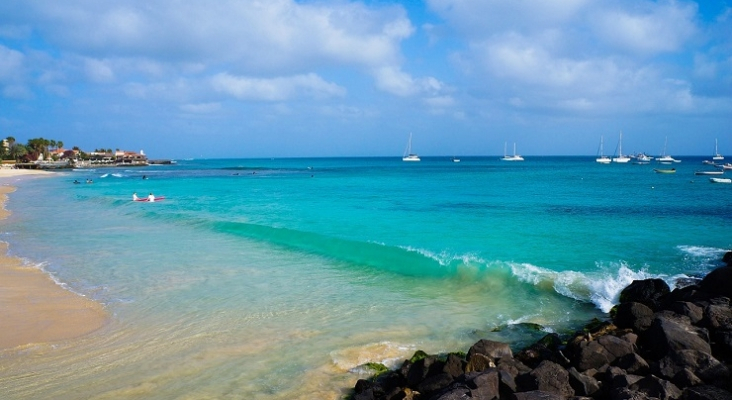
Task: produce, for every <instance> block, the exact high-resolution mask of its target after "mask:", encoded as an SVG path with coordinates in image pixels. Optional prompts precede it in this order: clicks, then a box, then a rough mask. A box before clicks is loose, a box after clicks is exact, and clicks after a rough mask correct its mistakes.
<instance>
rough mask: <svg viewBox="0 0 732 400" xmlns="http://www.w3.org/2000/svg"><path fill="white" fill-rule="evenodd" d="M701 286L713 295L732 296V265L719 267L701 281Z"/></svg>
mask: <svg viewBox="0 0 732 400" xmlns="http://www.w3.org/2000/svg"><path fill="white" fill-rule="evenodd" d="M699 288H700V289H701V290H703V291H705V292H707V293H710V294H713V295H721V296H727V297H732V266H729V265H727V266H725V267H719V268H717V269H715V270H714V271H712V272H710V273H708V274H707V276H705V277H704V279H702V281H701V282H699Z"/></svg>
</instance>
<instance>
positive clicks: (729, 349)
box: [712, 330, 732, 362]
mask: <svg viewBox="0 0 732 400" xmlns="http://www.w3.org/2000/svg"><path fill="white" fill-rule="evenodd" d="M712 351H713V354H714V355H715V356H718V357H719V359H724V360H727V361H729V362H732V331H723V330H719V331H716V332H714V333H713V334H712Z"/></svg>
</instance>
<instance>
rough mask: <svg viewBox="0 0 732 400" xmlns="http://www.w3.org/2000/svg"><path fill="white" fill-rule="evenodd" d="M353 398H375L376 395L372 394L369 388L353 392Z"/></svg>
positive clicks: (370, 399)
mask: <svg viewBox="0 0 732 400" xmlns="http://www.w3.org/2000/svg"><path fill="white" fill-rule="evenodd" d="M353 400H376V396H374V391H373V390H372V389H371V388H369V389H366V390H364V391H363V392H361V393H356V394H354V395H353Z"/></svg>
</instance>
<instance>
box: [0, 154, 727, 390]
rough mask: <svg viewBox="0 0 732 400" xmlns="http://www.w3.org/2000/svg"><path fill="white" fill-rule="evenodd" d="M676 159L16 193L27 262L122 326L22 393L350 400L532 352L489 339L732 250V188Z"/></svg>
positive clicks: (18, 250)
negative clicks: (436, 359) (442, 365)
mask: <svg viewBox="0 0 732 400" xmlns="http://www.w3.org/2000/svg"><path fill="white" fill-rule="evenodd" d="M682 160H683V161H682V162H681V163H680V164H675V165H674V166H673V167H675V168H676V169H677V172H676V173H675V174H657V173H654V172H653V169H654V168H659V166H658V165H655V164H650V165H633V164H628V165H617V164H611V165H600V164H597V163H595V162H594V157H593V158H588V157H527V159H526V161H525V162H519V163H511V162H502V161H499V160H498V159H497V158H493V157H491V158H463V159H462V162H460V163H453V162H452V161H451V160H450V158H429V157H428V158H423V160H422V162H420V163H404V162H402V161H401V159H399V158H359V159H337V158H336V159H259V160H251V159H247V160H244V159H241V160H236V159H231V160H180V161H178V162H177V164H175V165H169V166H150V167H144V168H127V169H124V168H98V169H95V170H79V171H69V172H64V173H60V174H58V175H56V176H53V177H50V178H39V179H27V180H23V181H21V182H18V183H14V184H16V185H17V186H18V187H19V190H18V191H17V192H15V193H13V194H12V195H11V196H10V200H9V203H8V208H9V209H10V210H11V211H12V212H13V215H12V216H11V217H10V218H9V219H8V221H7V224H6V225H4V228H3V233H4V240H6V241H7V242H9V243H10V252H11V254H15V255H19V256H22V257H25V258H26V259H27V260H28V262H29V263H30V264H33V265H39V266H41V267H42V268H44V269H45V270H46V271H48V272H49V273H51V274H52V275H53V276H54V278H55V279H57V280H58V281H59V282H61V283H63V284H65V285H68V287H69V288H71V289H73V290H74V291H77V292H79V293H81V294H84V295H87V296H89V297H91V298H93V299H95V300H98V301H100V302H103V303H104V304H105V305H106V307H107V309H108V310H109V311H110V314H111V315H112V322H111V323H110V325H109V326H108V327H107V328H106V329H105V331H104V332H100V333H98V334H97V335H96V336H95V337H93V338H90V339H87V341H86V342H85V343H84V344H83V345H82V346H81V349H80V348H79V347H78V346H79V345H78V344H76V345H73V346H72V345H69V346H68V347H64V348H62V349H61V350H56V351H55V352H52V353H53V354H52V355H46V358H45V359H43V365H44V366H46V367H44V368H43V370H44V372H43V373H42V374H41V379H35V380H31V379H27V380H23V379H16V380H14V381H13V384H12V385H11V386H12V388H14V390H15V392H13V390H11V393H16V394H17V395H18V396H17V397H18V398H19V397H20V393H28V392H30V393H33V392H35V393H37V394H39V395H44V394H48V393H55V394H57V395H58V396H56V398H74V395H78V394H79V393H78V392H77V391H75V390H78V389H74V388H78V387H87V388H88V389H85V390H87V391H88V392H87V393H82V394H85V395H87V397H90V398H97V397H98V398H103V397H104V396H113V397H115V398H170V397H182V396H184V395H185V394H186V393H194V394H196V395H197V396H199V397H207V396H210V397H216V398H223V397H232V398H293V397H295V398H297V397H302V398H309V397H308V395H307V394H308V393H310V394H312V393H313V391H316V390H322V393H321V395H320V397H321V398H329V396H331V395H333V394H334V393H335V394H336V395H335V396H336V397H333V398H338V397H337V393H338V388H340V387H348V386H350V385H351V384H352V383H353V382H354V381H355V379H357V378H358V371H359V370H358V369H357V368H356V367H357V366H358V365H359V364H362V363H364V362H367V361H385V362H387V363H388V362H398V360H400V359H401V358H403V357H405V356H407V357H408V356H409V355H411V353H412V352H413V351H414V350H416V349H417V348H421V349H424V350H426V351H431V352H439V351H451V350H459V349H463V350H466V349H467V346H469V345H470V344H472V343H473V342H474V341H476V340H477V339H478V338H480V337H483V336H486V335H493V336H494V337H495V338H497V339H501V340H519V341H520V340H524V339H526V340H528V339H527V338H526V334H525V332H521V331H520V330H511V329H508V330H505V329H504V330H503V331H502V332H499V333H491V332H490V331H491V330H493V329H494V328H496V327H503V326H506V325H509V326H516V325H515V324H516V323H519V322H534V323H539V324H541V325H543V326H545V327H546V331H562V330H565V329H571V328H572V327H575V326H577V325H578V324H580V323H582V322H584V321H586V320H587V319H589V318H591V317H594V316H600V317H601V316H603V315H604V312H606V311H607V310H608V309H609V308H610V307H611V306H612V304H613V302H614V301H615V300H616V297H617V294H618V293H619V291H620V290H621V289H622V287H624V286H625V285H627V284H628V283H630V281H632V279H636V278H643V277H649V276H659V277H662V278H664V279H666V280H667V281H668V282H669V283H670V284H671V285H674V284H675V281H676V279H677V278H678V277H682V276H700V275H702V274H704V273H705V272H707V271H709V270H710V269H712V268H713V267H714V266H715V265H717V263H718V261H719V259H720V258H721V256H722V254H723V253H724V251H725V250H726V249H729V248H730V247H732V236H731V235H730V232H731V231H730V226H732V224H731V222H732V185H724V184H712V183H710V182H709V180H708V177H704V176H697V175H694V172H695V171H696V170H703V169H709V168H708V167H706V166H704V165H702V164H701V161H702V158H692V157H688V158H683V159H682ZM663 168H667V166H663ZM143 176H146V177H147V178H148V179H142V177H143ZM75 179H77V180H79V181H82V182H83V181H85V180H86V179H93V182H94V183H92V184H85V183H82V184H78V185H75V184H73V183H72V181H73V180H75ZM133 192H136V193H137V194H138V195H139V196H141V197H142V196H144V195H147V194H148V193H150V192H152V193H154V194H155V195H156V196H164V197H165V200H163V201H160V202H155V203H141V202H132V201H131V196H132V193H133ZM84 346H88V348H87V347H84ZM44 354H45V353H44ZM49 358H50V359H49ZM17 363H18V365H16V366H15V367H14V368H15V369H14V371H16V372H17V374H18V375H17V376H26V375H24V374H27V373H28V371H37V370H38V368H39V363H40V361H38V359H23V360H20V361H17ZM103 365H105V367H104V368H102V366H103ZM63 368H73V369H74V370H75V371H76V373H75V374H74V377H73V378H67V379H58V376H57V374H58V372H54V371H56V370H58V369H63ZM100 368H101V369H102V370H103V371H104V372H102V373H100V372H99V371H100ZM354 368H356V369H354ZM11 376H16V375H13V374H11ZM311 381H315V382H319V384H318V385H317V389H316V388H313V386H310V385H309V384H305V382H311ZM90 382H94V384H91V383H90ZM2 383H3V384H5V382H2ZM12 388H11V389H12Z"/></svg>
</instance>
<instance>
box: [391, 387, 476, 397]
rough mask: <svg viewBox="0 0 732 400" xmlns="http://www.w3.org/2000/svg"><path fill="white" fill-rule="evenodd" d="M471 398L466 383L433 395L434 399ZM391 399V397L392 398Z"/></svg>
mask: <svg viewBox="0 0 732 400" xmlns="http://www.w3.org/2000/svg"><path fill="white" fill-rule="evenodd" d="M466 399H470V389H468V388H467V386H465V385H456V386H452V387H450V388H448V389H446V390H444V391H442V392H440V393H439V394H438V395H435V396H433V397H432V400H466ZM390 400H391V399H390Z"/></svg>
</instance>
